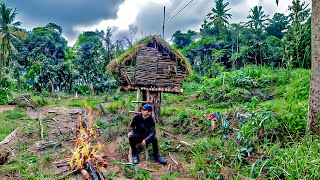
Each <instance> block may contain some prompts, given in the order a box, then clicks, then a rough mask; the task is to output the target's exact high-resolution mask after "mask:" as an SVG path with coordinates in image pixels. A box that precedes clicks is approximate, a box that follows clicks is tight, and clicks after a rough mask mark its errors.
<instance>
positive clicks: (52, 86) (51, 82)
mask: <svg viewBox="0 0 320 180" xmlns="http://www.w3.org/2000/svg"><path fill="white" fill-rule="evenodd" d="M48 79H49V82H50V84H51V93H50V96H51V97H53V95H54V84H53V81H52V79H51V77H50V76H48Z"/></svg>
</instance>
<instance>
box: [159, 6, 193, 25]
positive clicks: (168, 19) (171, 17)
mask: <svg viewBox="0 0 320 180" xmlns="http://www.w3.org/2000/svg"><path fill="white" fill-rule="evenodd" d="M192 1H194V0H190V1H189V2H188V3H187V4H185V5H184V6H183V7H181V8H180V9H179V10H178V11H177V12H176V13H175V14H173V15H172V16H170V17H169V18H167V19H166V21H165V23H167V22H169V21H170V20H171V19H173V18H174V17H175V16H176V15H178V14H179V13H180V12H181V11H182V10H183V9H185V8H186V7H187V6H188V5H189V4H191V3H192Z"/></svg>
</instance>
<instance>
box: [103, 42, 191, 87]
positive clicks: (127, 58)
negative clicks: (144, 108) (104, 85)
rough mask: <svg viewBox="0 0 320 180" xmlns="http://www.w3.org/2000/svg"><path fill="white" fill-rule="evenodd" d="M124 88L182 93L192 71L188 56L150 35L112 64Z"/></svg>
mask: <svg viewBox="0 0 320 180" xmlns="http://www.w3.org/2000/svg"><path fill="white" fill-rule="evenodd" d="M109 71H110V72H111V73H112V74H113V76H114V77H115V79H116V80H117V81H118V82H119V83H120V86H121V88H122V89H124V90H135V89H141V90H148V91H158V92H170V93H182V92H183V90H182V89H181V85H182V83H183V81H184V80H185V79H186V77H187V75H188V74H189V73H190V72H191V67H190V64H189V62H188V61H187V59H186V58H185V57H184V56H183V55H182V54H181V53H180V52H179V51H177V50H175V49H174V48H172V47H171V46H170V45H169V44H168V43H167V42H165V41H164V40H163V39H161V38H160V37H159V36H148V37H146V38H144V39H143V40H141V41H140V42H139V43H137V44H136V45H135V46H133V47H131V48H130V49H129V50H127V51H126V52H125V53H123V54H122V55H121V56H120V57H119V58H117V59H114V60H113V61H111V62H110V64H109Z"/></svg>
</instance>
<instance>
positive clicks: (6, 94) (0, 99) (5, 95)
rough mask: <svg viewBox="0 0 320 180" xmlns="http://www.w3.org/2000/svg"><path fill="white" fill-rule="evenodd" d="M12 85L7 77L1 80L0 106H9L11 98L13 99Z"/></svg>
mask: <svg viewBox="0 0 320 180" xmlns="http://www.w3.org/2000/svg"><path fill="white" fill-rule="evenodd" d="M12 85H13V83H12V82H11V81H9V79H8V78H7V77H3V78H1V79H0V104H8V102H9V98H12V93H11V92H12V89H13V88H12Z"/></svg>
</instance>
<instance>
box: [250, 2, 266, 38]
mask: <svg viewBox="0 0 320 180" xmlns="http://www.w3.org/2000/svg"><path fill="white" fill-rule="evenodd" d="M247 18H248V19H249V21H248V22H247V25H249V26H250V27H251V28H252V29H253V30H254V32H256V33H257V32H258V30H261V29H262V28H264V27H265V21H266V20H268V15H265V14H264V11H263V10H262V6H259V7H258V6H255V7H253V8H251V9H250V14H249V16H248V17H247Z"/></svg>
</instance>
